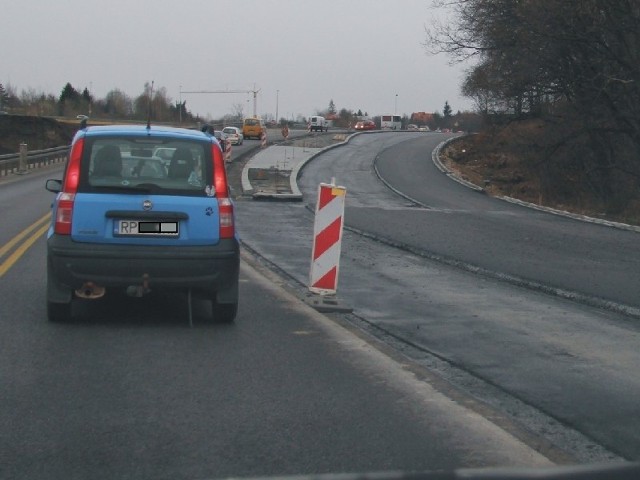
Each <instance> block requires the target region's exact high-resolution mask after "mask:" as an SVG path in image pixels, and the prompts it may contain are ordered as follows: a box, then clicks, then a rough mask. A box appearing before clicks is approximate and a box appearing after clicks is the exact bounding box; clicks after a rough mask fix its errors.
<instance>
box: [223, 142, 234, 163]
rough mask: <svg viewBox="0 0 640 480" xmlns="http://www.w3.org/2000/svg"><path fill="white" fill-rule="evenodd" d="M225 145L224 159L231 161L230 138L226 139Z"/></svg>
mask: <svg viewBox="0 0 640 480" xmlns="http://www.w3.org/2000/svg"><path fill="white" fill-rule="evenodd" d="M224 142H225V147H224V161H225V162H230V161H231V150H232V148H231V140H229V139H228V138H227V139H225V141H224Z"/></svg>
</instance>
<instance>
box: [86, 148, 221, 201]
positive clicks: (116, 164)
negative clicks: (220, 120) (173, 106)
mask: <svg viewBox="0 0 640 480" xmlns="http://www.w3.org/2000/svg"><path fill="white" fill-rule="evenodd" d="M212 178H213V160H212V158H211V144H210V143H207V142H198V141H184V140H173V139H166V138H153V137H143V138H135V137H121V138H103V137H99V138H87V139H86V141H85V147H84V151H83V157H82V169H81V175H80V185H79V187H78V190H79V191H82V192H100V191H105V190H107V191H108V190H117V191H118V192H119V193H127V192H130V193H140V192H141V191H145V192H149V193H157V194H183V195H194V196H201V195H207V194H209V193H210V192H211V190H212V185H211V183H212V182H211V181H210V179H212Z"/></svg>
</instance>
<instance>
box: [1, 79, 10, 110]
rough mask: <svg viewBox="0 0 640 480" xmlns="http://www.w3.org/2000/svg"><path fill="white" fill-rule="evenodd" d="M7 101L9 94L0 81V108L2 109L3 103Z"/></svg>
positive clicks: (5, 103)
mask: <svg viewBox="0 0 640 480" xmlns="http://www.w3.org/2000/svg"><path fill="white" fill-rule="evenodd" d="M8 103H9V94H8V93H7V91H6V90H5V89H4V85H2V84H1V83H0V110H4V107H5V105H7V104H8Z"/></svg>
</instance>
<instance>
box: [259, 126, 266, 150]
mask: <svg viewBox="0 0 640 480" xmlns="http://www.w3.org/2000/svg"><path fill="white" fill-rule="evenodd" d="M260 142H262V143H261V144H260V147H261V148H265V147H266V146H267V132H265V131H264V130H263V131H262V135H260Z"/></svg>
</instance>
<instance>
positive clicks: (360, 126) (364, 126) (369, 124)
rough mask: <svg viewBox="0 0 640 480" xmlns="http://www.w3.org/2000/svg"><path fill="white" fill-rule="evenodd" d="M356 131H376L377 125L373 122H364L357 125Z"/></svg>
mask: <svg viewBox="0 0 640 480" xmlns="http://www.w3.org/2000/svg"><path fill="white" fill-rule="evenodd" d="M355 129H356V130H375V129H376V124H375V122H374V121H373V120H363V121H361V122H358V123H356V126H355Z"/></svg>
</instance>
